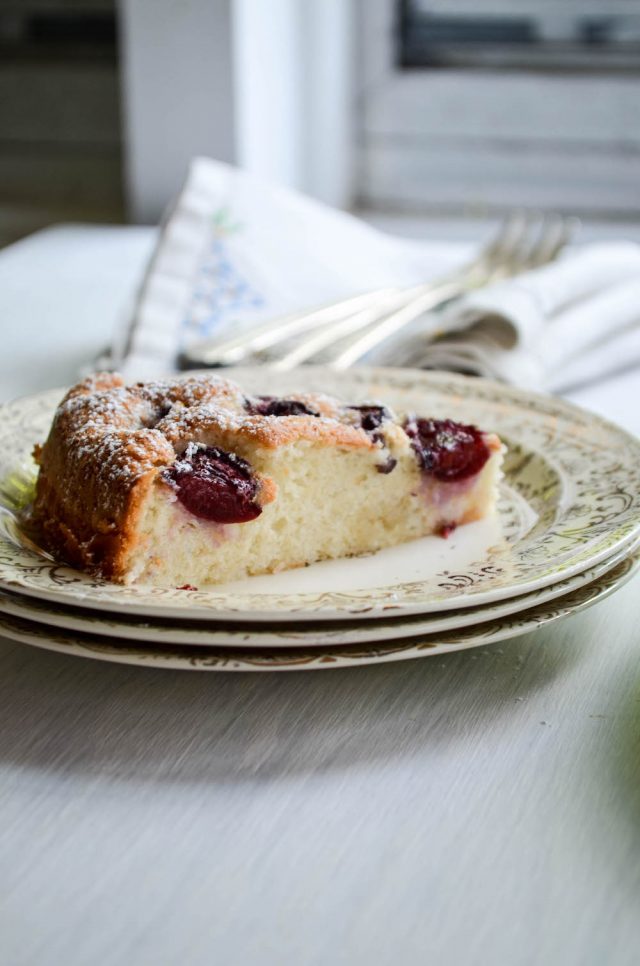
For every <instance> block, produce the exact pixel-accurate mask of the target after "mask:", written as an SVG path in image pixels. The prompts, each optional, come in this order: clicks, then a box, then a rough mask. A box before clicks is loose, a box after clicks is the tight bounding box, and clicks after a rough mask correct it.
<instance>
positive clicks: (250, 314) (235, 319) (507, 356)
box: [110, 158, 640, 390]
mask: <svg viewBox="0 0 640 966" xmlns="http://www.w3.org/2000/svg"><path fill="white" fill-rule="evenodd" d="M473 253H474V252H473V247H472V246H469V245H464V244H454V243H447V242H433V241H432V242H415V241H409V240H406V239H400V238H396V237H393V236H390V235H386V234H384V233H382V232H379V231H377V230H375V229H374V228H371V227H370V226H368V225H366V224H364V223H363V222H361V221H359V220H358V219H356V218H354V217H352V216H351V215H348V214H345V213H343V212H339V211H335V210H333V209H331V208H328V207H326V206H325V205H322V204H320V203H318V202H316V201H313V200H311V199H309V198H307V197H305V196H303V195H300V194H298V193H296V192H293V191H289V190H287V189H284V188H281V187H277V186H274V185H272V184H268V183H265V182H262V181H260V180H258V179H256V178H254V177H252V176H250V175H248V174H246V173H244V172H242V171H240V170H238V169H236V168H233V167H230V166H228V165H225V164H221V163H218V162H215V161H211V160H209V159H206V158H198V159H196V160H195V161H194V162H193V163H192V165H191V168H190V171H189V175H188V178H187V181H186V184H185V186H184V188H183V190H182V192H181V193H180V195H179V197H178V198H177V200H176V202H175V204H174V205H173V207H172V208H171V210H170V211H169V212H168V214H167V217H166V218H165V220H164V223H163V225H162V226H161V232H160V236H159V241H158V245H157V247H156V250H155V253H154V255H153V258H152V260H151V262H150V265H149V268H148V271H147V273H146V276H145V278H144V280H143V282H142V285H141V288H140V291H139V294H138V298H137V302H136V306H135V309H134V312H133V315H132V318H131V320H130V321H129V323H128V325H127V327H126V330H125V331H124V332H123V333H121V335H120V337H119V338H118V340H117V343H116V345H115V346H114V348H113V351H112V354H111V360H110V361H111V364H112V365H114V366H115V367H117V368H119V369H121V370H122V371H123V372H124V373H125V375H126V376H128V377H131V378H150V377H154V376H158V375H161V374H165V373H167V372H170V371H171V370H173V369H174V368H175V366H176V361H177V359H178V357H179V354H180V352H181V350H182V349H183V348H184V347H185V346H186V345H188V344H190V343H193V342H196V341H201V340H203V339H207V338H209V337H217V336H219V335H227V334H230V333H233V334H236V332H238V331H240V329H241V328H250V327H251V326H252V325H255V324H256V323H258V322H261V321H264V320H265V319H269V318H275V317H277V316H280V315H283V314H285V313H287V312H291V311H295V310H299V309H306V308H311V307H315V306H317V305H320V304H323V303H326V302H330V301H332V300H334V299H338V298H342V297H345V296H347V295H351V294H356V293H358V292H366V291H369V290H372V289H377V288H381V287H385V286H395V285H397V286H408V285H414V284H417V283H420V282H425V281H429V280H430V279H432V278H435V277H439V276H441V275H443V274H445V273H447V272H449V271H451V270H452V269H455V268H457V267H458V266H460V265H462V264H464V263H465V262H467V261H468V260H469V259H470V258H471V257H472V255H473ZM371 361H376V362H387V363H392V364H400V365H418V366H429V367H434V368H446V369H455V370H461V371H465V372H472V373H477V374H479V375H485V376H489V377H493V378H498V379H502V380H505V381H508V382H513V383H515V384H519V385H523V386H527V387H532V388H543V389H551V390H562V389H565V388H569V387H570V386H574V385H577V384H579V383H582V382H586V381H592V380H595V379H597V378H600V377H602V376H604V375H607V374H608V373H610V372H612V371H614V370H616V369H620V368H624V367H626V366H629V365H632V364H637V363H639V362H640V246H637V245H635V244H632V243H630V242H629V243H626V242H615V243H608V244H598V245H590V246H583V247H580V248H576V249H574V250H572V251H571V252H569V253H568V254H566V255H565V256H564V257H563V258H561V259H559V260H558V261H557V262H554V263H553V264H551V265H548V266H545V267H543V268H539V269H536V270H535V271H531V272H528V273H526V274H522V275H520V276H518V277H517V278H515V279H512V280H507V281H504V282H501V283H499V284H495V285H492V286H490V287H486V288H484V289H481V290H478V291H477V292H475V293H473V294H471V295H469V296H466V297H465V298H463V299H460V300H458V301H456V302H453V303H451V304H450V306H449V307H448V308H447V309H446V310H445V311H444V312H440V313H439V314H438V315H437V316H428V317H423V318H422V319H420V320H418V321H417V322H416V323H414V324H413V325H412V326H411V328H410V329H408V330H407V331H406V333H405V332H403V333H402V334H401V335H400V336H399V338H398V339H397V340H395V342H394V343H391V344H388V345H385V346H384V347H382V349H381V350H380V351H379V352H378V353H377V354H376V355H375V357H372V359H371Z"/></svg>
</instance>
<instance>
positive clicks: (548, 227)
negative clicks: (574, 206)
mask: <svg viewBox="0 0 640 966" xmlns="http://www.w3.org/2000/svg"><path fill="white" fill-rule="evenodd" d="M574 228H575V220H574V219H565V218H561V217H560V216H557V215H549V216H546V217H545V218H542V217H541V216H539V215H537V214H527V215H525V214H523V213H516V214H515V215H513V216H511V217H510V218H509V219H507V221H506V222H505V223H504V224H503V225H502V228H501V229H500V231H499V232H498V235H497V236H496V238H495V239H494V240H493V241H492V242H490V243H489V245H487V247H486V248H485V249H483V250H482V251H481V252H480V254H479V256H478V257H477V258H476V259H475V260H474V261H473V262H472V263H470V264H469V265H468V266H467V267H466V269H463V271H462V272H461V273H460V274H459V275H457V276H454V277H452V278H451V279H450V280H448V281H443V282H438V283H434V284H432V285H426V286H418V287H417V290H416V291H415V292H412V293H409V297H408V298H407V299H406V301H401V302H400V304H399V305H398V306H397V307H393V308H392V309H391V311H386V310H383V311H381V312H380V314H379V316H378V318H377V319H375V320H373V321H372V323H371V324H369V325H368V326H367V327H366V328H365V330H364V332H357V333H356V334H355V335H353V336H352V337H351V338H348V337H347V338H345V336H348V335H349V333H348V332H346V331H345V332H343V337H342V338H341V337H340V333H339V330H338V328H337V326H335V327H333V329H332V331H331V332H328V333H326V336H327V337H326V338H325V339H323V336H324V335H325V334H324V333H319V334H318V335H317V336H315V337H314V336H312V337H311V338H310V339H307V340H305V341H304V342H302V343H301V344H298V345H297V346H296V347H295V348H294V349H292V350H291V351H290V352H288V353H287V354H286V355H285V356H283V357H281V358H280V359H277V360H276V361H274V362H273V363H272V367H273V368H274V369H278V370H280V371H283V370H288V369H291V368H293V367H294V366H296V365H300V363H302V362H306V361H308V360H309V359H312V358H313V357H314V356H315V355H316V354H317V352H318V351H320V349H321V348H325V347H326V346H329V345H331V344H332V343H334V342H336V341H338V340H339V342H340V347H339V349H338V351H337V352H336V353H335V354H333V356H332V358H330V359H328V360H327V359H325V360H324V361H325V363H326V364H327V365H329V366H331V368H333V369H339V370H343V369H348V368H349V367H350V366H352V365H354V363H356V362H358V361H359V360H360V359H361V358H362V357H363V356H365V355H366V354H367V353H369V352H371V351H372V350H373V349H375V348H377V347H378V346H379V345H380V344H381V343H383V342H384V341H385V340H386V339H388V338H389V337H390V336H393V335H396V334H397V333H398V332H399V331H400V330H401V329H402V328H403V327H404V326H406V325H408V324H409V323H410V322H413V321H414V320H415V319H417V318H419V317H420V316H421V315H423V314H424V313H426V312H428V311H432V310H433V309H436V308H438V307H439V306H441V305H444V304H445V303H446V302H448V301H450V300H451V299H452V298H456V297H458V296H460V295H463V294H464V293H465V292H468V291H471V290H473V289H476V288H480V287H481V286H483V285H487V284H489V283H491V282H494V281H497V280H498V279H501V278H508V277H510V276H513V275H517V274H519V273H520V272H523V271H526V270H527V269H531V268H536V267H539V266H541V265H544V264H547V263H548V262H550V261H552V260H553V259H554V258H556V257H557V255H558V254H559V252H560V251H561V250H562V248H563V247H564V246H565V245H566V244H567V242H568V240H569V238H570V237H571V234H572V233H573V230H574ZM437 325H438V323H437V320H435V319H434V320H433V321H432V327H433V328H434V334H436V331H437Z"/></svg>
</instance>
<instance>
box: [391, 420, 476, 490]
mask: <svg viewBox="0 0 640 966" xmlns="http://www.w3.org/2000/svg"><path fill="white" fill-rule="evenodd" d="M404 431H405V433H406V434H407V436H409V437H410V439H411V444H412V446H413V448H414V450H415V452H416V455H417V457H418V462H419V463H420V466H421V467H422V469H423V470H424V471H425V473H430V474H431V475H432V476H435V478H436V479H437V480H442V481H443V482H446V483H453V482H456V481H459V480H466V479H468V478H469V477H470V476H474V475H475V474H476V473H479V472H480V470H481V469H482V467H483V466H484V464H485V463H486V462H487V460H488V459H489V455H490V453H489V448H488V446H487V444H486V443H485V441H484V437H483V434H482V433H481V432H480V430H479V429H476V427H475V426H465V425H463V424H462V423H455V422H454V421H453V420H452V419H409V420H407V422H406V423H405V425H404Z"/></svg>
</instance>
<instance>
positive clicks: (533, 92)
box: [357, 0, 640, 215]
mask: <svg viewBox="0 0 640 966" xmlns="http://www.w3.org/2000/svg"><path fill="white" fill-rule="evenodd" d="M472 6H473V4H472V3H471V4H470V7H472ZM536 6H540V5H539V4H537V5H536ZM394 9H395V4H394V0H358V6H357V16H358V20H357V23H358V31H359V32H360V33H361V41H360V45H359V58H358V82H357V85H358V91H359V104H360V116H359V125H360V130H359V142H358V144H359V154H358V170H359V172H360V180H359V185H358V188H359V199H360V201H361V202H362V203H363V204H364V205H367V206H375V205H382V206H388V205H390V204H391V205H393V204H395V205H398V204H400V205H406V204H421V205H423V206H425V207H426V208H429V207H432V206H435V208H437V207H438V205H442V204H444V205H447V206H451V205H453V206H454V207H456V208H457V210H461V208H462V206H464V205H469V204H479V205H480V206H483V207H485V208H486V207H487V206H490V205H494V204H500V199H502V200H503V201H504V203H505V204H514V203H515V204H519V205H539V206H542V207H557V208H560V209H562V210H571V209H573V210H575V209H580V210H582V211H583V212H587V213H588V212H593V211H606V212H608V213H609V214H610V215H613V214H616V213H620V212H622V211H627V210H631V211H636V210H638V205H639V204H640V192H639V190H638V181H637V176H635V177H633V176H632V175H633V172H634V171H637V167H638V159H639V157H640V109H639V107H638V104H639V103H640V80H639V79H638V78H637V77H633V76H613V75H611V76H597V75H595V76H567V75H562V74H561V73H560V72H558V73H557V74H549V75H543V74H540V73H519V72H513V71H507V70H501V71H491V70H484V71H463V70H453V69H452V70H431V71H430V70H414V71H400V70H398V69H397V68H396V66H395V59H394V43H393V36H394V23H395V21H394ZM505 179H506V182H507V189H506V194H505V192H504V191H503V186H504V182H505ZM507 194H508V197H507V196H506V195H507Z"/></svg>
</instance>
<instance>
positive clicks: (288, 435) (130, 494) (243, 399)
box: [34, 373, 376, 565]
mask: <svg viewBox="0 0 640 966" xmlns="http://www.w3.org/2000/svg"><path fill="white" fill-rule="evenodd" d="M298 440H308V441H310V442H316V443H320V444H325V445H333V446H339V447H344V448H367V449H372V448H374V447H375V446H376V443H375V442H374V441H373V440H372V438H371V435H370V434H367V433H366V432H365V431H364V429H363V428H362V426H361V421H360V418H359V414H358V413H357V412H356V411H355V410H353V411H351V410H349V408H348V407H345V406H343V405H342V404H341V403H339V402H338V401H337V400H333V399H330V398H329V397H325V396H322V395H315V394H297V395H295V396H290V397H287V399H281V398H276V397H264V396H262V397H260V396H246V395H245V394H244V393H243V392H242V390H241V389H240V388H239V386H237V385H235V384H234V383H233V382H230V381H229V380H226V379H221V378H218V377H216V376H211V375H197V376H189V377H187V378H183V379H177V378H176V379H168V380H161V381H152V382H144V383H142V382H139V383H135V384H133V385H126V384H125V382H124V380H123V379H122V377H121V376H119V375H115V374H111V373H98V374H96V375H94V376H91V377H90V378H88V379H85V380H84V381H83V382H81V383H79V384H78V385H77V386H74V387H73V388H72V389H71V390H69V392H68V393H67V394H66V396H65V397H64V399H63V400H62V402H61V403H60V405H59V407H58V409H57V410H56V413H55V416H54V419H53V424H52V427H51V431H50V433H49V437H48V439H47V442H46V443H45V444H44V446H43V447H41V448H40V447H38V448H37V452H36V455H37V459H38V462H39V463H40V474H39V477H38V482H37V489H36V500H35V504H34V519H35V521H36V522H37V523H38V524H39V525H40V526H41V527H42V528H43V529H44V530H45V531H47V529H48V530H49V532H50V537H51V539H50V541H49V542H50V544H51V545H53V546H54V548H56V547H59V546H60V545H61V544H64V553H65V555H66V556H67V558H70V557H71V558H72V559H74V560H79V562H81V563H83V564H87V565H90V563H91V559H92V558H93V557H95V556H96V555H97V554H98V550H97V549H96V547H97V544H98V543H99V542H100V541H102V542H104V541H108V540H109V539H110V538H111V537H113V539H114V540H115V539H116V537H117V536H118V535H119V536H118V538H119V539H121V538H122V527H123V526H124V525H125V520H133V516H132V514H134V513H135V507H136V505H139V504H140V503H141V501H142V499H143V496H144V491H145V487H146V486H147V485H150V481H151V479H152V477H154V476H155V475H156V474H157V471H158V470H159V469H161V468H163V467H167V466H170V465H171V464H173V463H174V461H175V459H176V457H178V456H181V454H182V453H183V452H184V451H185V450H186V448H187V446H188V445H189V444H190V443H204V444H205V445H213V446H219V447H221V448H222V449H226V450H229V451H231V452H238V453H239V455H244V456H249V454H250V451H251V450H252V449H255V448H256V447H258V448H264V449H274V448H276V447H279V446H284V445H286V444H289V443H294V442H296V441H298ZM264 497H265V499H266V498H267V491H266V490H265V493H264ZM99 555H100V556H102V557H105V556H108V553H107V551H105V549H104V547H100V549H99Z"/></svg>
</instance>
